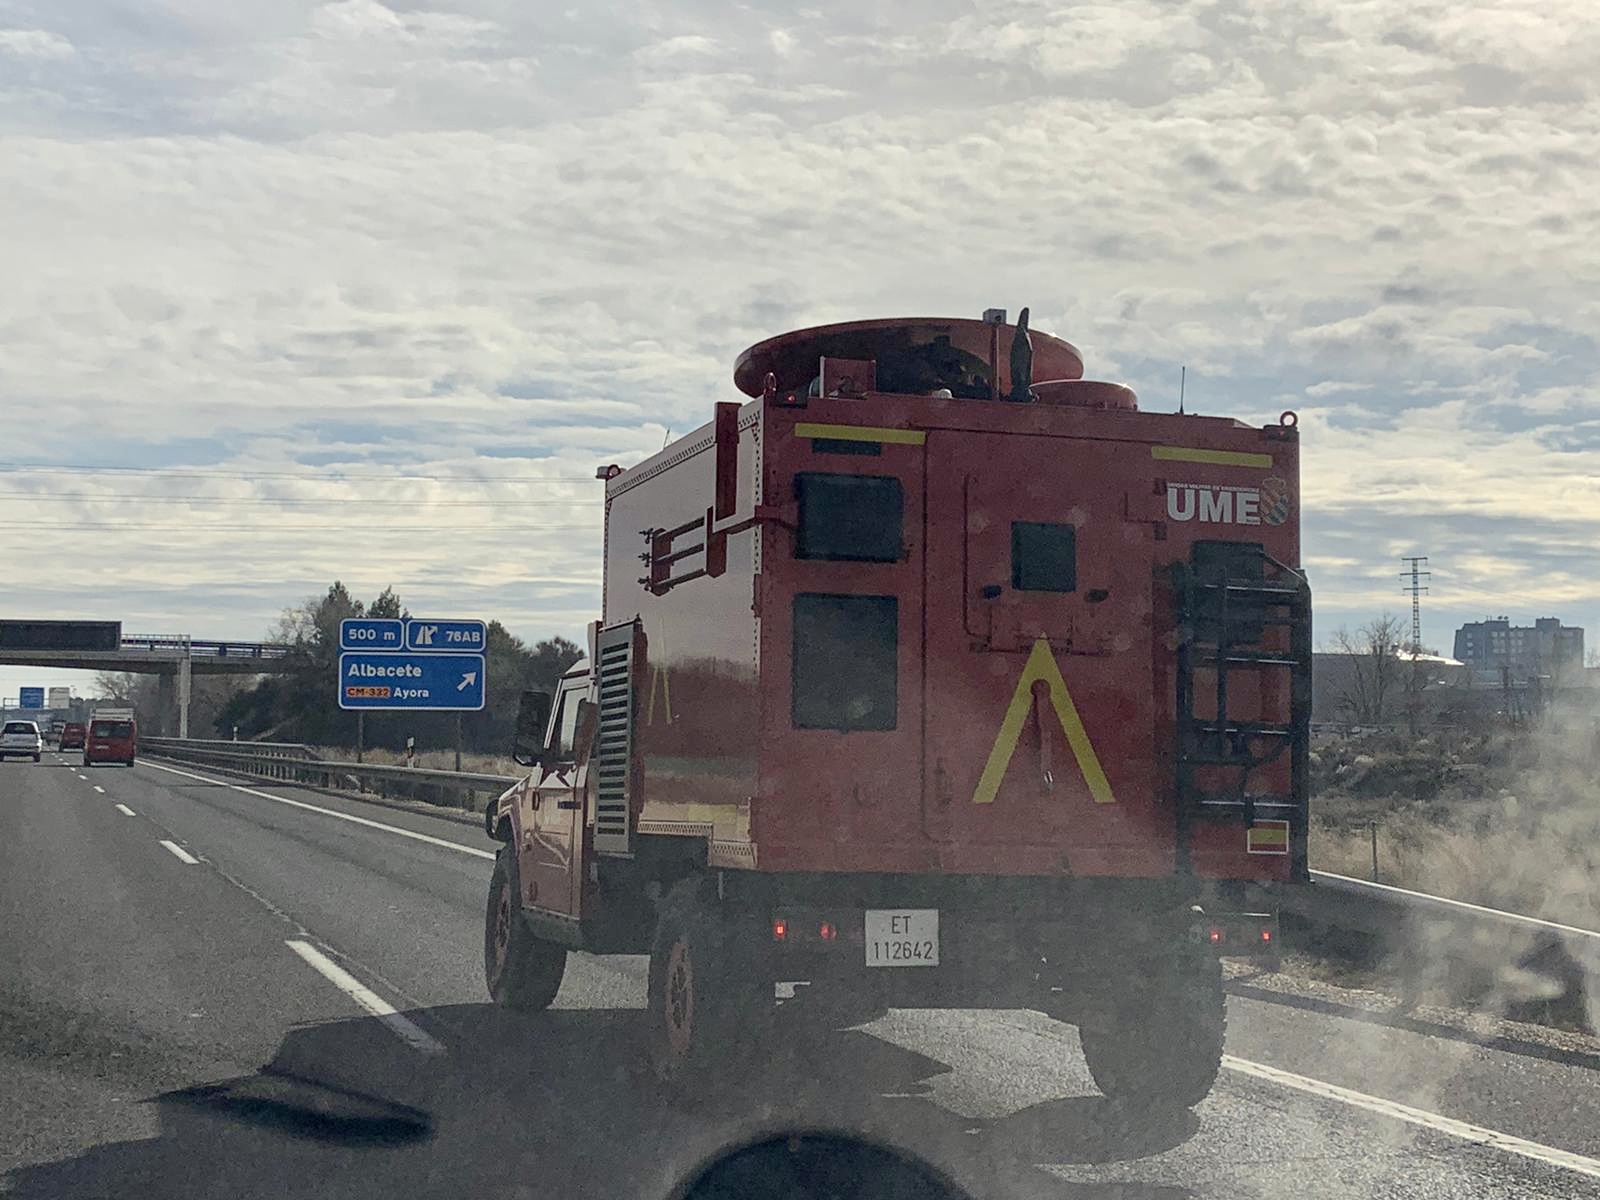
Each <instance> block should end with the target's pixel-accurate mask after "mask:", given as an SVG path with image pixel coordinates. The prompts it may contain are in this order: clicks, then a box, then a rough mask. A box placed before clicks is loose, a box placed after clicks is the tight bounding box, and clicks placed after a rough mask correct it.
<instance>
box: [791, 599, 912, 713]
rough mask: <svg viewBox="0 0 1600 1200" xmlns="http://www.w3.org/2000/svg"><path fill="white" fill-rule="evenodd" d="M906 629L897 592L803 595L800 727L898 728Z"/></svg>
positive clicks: (797, 614)
mask: <svg viewBox="0 0 1600 1200" xmlns="http://www.w3.org/2000/svg"><path fill="white" fill-rule="evenodd" d="M899 630H900V602H899V600H898V599H896V598H895V597H894V596H835V595H828V594H824V593H818V592H802V593H801V594H800V595H798V596H796V597H795V598H794V683H793V688H794V690H793V693H792V697H791V710H792V716H793V721H794V726H795V728H796V729H839V730H857V729H893V728H894V727H895V720H896V708H897V698H896V692H897V689H898V686H899V665H898V650H899Z"/></svg>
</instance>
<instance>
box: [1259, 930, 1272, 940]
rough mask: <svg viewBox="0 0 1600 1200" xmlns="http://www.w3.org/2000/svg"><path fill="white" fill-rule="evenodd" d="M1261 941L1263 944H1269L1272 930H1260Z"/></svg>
mask: <svg viewBox="0 0 1600 1200" xmlns="http://www.w3.org/2000/svg"><path fill="white" fill-rule="evenodd" d="M1261 940H1262V941H1263V942H1270V941H1271V940H1272V930H1270V929H1263V930H1262V931H1261Z"/></svg>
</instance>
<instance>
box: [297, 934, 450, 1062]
mask: <svg viewBox="0 0 1600 1200" xmlns="http://www.w3.org/2000/svg"><path fill="white" fill-rule="evenodd" d="M284 945H285V946H287V947H289V949H291V950H293V951H294V952H295V953H296V954H298V955H299V956H300V957H301V958H303V959H304V960H305V961H306V964H307V965H308V966H310V967H311V969H312V970H314V971H316V972H317V973H318V974H319V975H321V976H322V977H323V978H324V979H326V980H327V981H328V982H329V983H331V984H333V986H334V987H336V988H338V989H339V990H340V991H341V992H343V993H344V994H345V995H346V996H349V997H350V999H352V1000H354V1001H355V1002H356V1003H357V1004H359V1005H360V1006H361V1007H362V1008H364V1009H366V1010H367V1011H368V1012H369V1013H371V1014H372V1015H373V1016H375V1017H377V1018H378V1020H380V1021H382V1022H383V1023H384V1024H385V1025H387V1026H388V1027H389V1032H391V1033H393V1034H394V1035H395V1036H396V1037H398V1038H399V1039H400V1040H401V1041H403V1042H405V1043H406V1044H407V1045H408V1046H410V1047H411V1048H412V1049H414V1050H419V1051H421V1052H422V1053H423V1054H442V1053H443V1052H444V1047H443V1046H441V1045H440V1044H439V1043H438V1042H436V1041H434V1039H433V1038H431V1037H429V1036H428V1035H427V1034H426V1033H425V1032H423V1030H422V1029H421V1028H419V1027H418V1026H417V1025H416V1024H415V1023H413V1022H411V1021H408V1020H407V1019H406V1018H405V1017H402V1016H401V1015H400V1014H399V1013H398V1012H396V1011H395V1008H394V1005H392V1004H390V1003H389V1002H388V1001H387V1000H385V999H384V998H383V997H382V996H380V995H378V993H377V992H375V991H373V990H372V989H371V988H369V987H368V986H367V985H366V984H364V983H362V982H361V981H360V980H359V979H357V978H356V977H355V976H354V975H352V974H350V972H349V971H346V970H345V969H344V968H343V967H341V966H340V965H339V964H338V963H336V962H334V961H333V959H331V958H329V957H328V956H327V955H326V954H324V953H323V952H322V951H320V950H318V949H317V948H316V947H315V946H313V945H312V944H311V943H310V942H306V941H301V940H299V939H298V938H295V939H291V940H289V941H287V942H285V943H284Z"/></svg>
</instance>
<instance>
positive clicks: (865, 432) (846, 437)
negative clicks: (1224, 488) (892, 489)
mask: <svg viewBox="0 0 1600 1200" xmlns="http://www.w3.org/2000/svg"><path fill="white" fill-rule="evenodd" d="M794 432H795V436H796V437H803V438H833V439H834V440H835V441H840V442H892V443H893V444H895V445H897V446H920V445H922V444H923V443H924V442H926V441H927V440H928V435H927V434H926V433H924V432H923V431H922V430H920V429H881V428H879V427H877V426H874V425H812V424H808V423H807V422H804V421H802V422H800V424H798V425H796V426H795V427H794ZM1269 465H1270V460H1269Z"/></svg>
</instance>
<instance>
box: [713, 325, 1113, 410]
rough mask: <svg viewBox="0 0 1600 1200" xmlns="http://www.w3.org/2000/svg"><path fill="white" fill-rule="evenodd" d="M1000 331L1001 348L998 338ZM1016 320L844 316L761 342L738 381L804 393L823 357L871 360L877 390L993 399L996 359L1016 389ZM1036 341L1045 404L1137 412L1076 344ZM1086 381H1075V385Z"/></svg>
mask: <svg viewBox="0 0 1600 1200" xmlns="http://www.w3.org/2000/svg"><path fill="white" fill-rule="evenodd" d="M997 331H998V335H999V337H998V343H999V344H998V347H996V346H995V345H994V344H993V342H992V340H991V339H993V338H994V337H995V334H996V332H997ZM1015 336H1016V326H1015V325H1005V324H1001V325H994V324H991V323H989V322H987V321H974V320H964V319H960V318H953V317H887V318H881V319H878V320H872V321H846V322H843V323H841V324H838V325H818V326H815V327H813V328H811V329H799V330H796V331H794V332H793V333H781V334H779V335H778V336H776V337H770V338H767V339H766V340H765V341H762V342H757V343H756V344H755V345H754V346H751V347H750V348H749V349H748V350H746V351H745V352H744V353H743V354H741V355H740V356H739V359H738V361H737V362H736V363H735V364H734V368H733V381H734V383H735V384H736V385H737V386H738V388H739V390H740V391H742V392H743V393H744V394H745V395H747V396H759V395H761V394H762V388H763V384H764V383H765V381H766V377H767V375H768V374H771V375H772V376H774V377H775V378H776V379H777V381H778V388H779V390H780V391H786V392H804V391H805V390H806V389H807V388H808V387H809V386H810V384H811V381H812V380H813V379H814V378H816V375H817V364H818V362H819V361H820V360H821V359H822V358H824V357H827V358H842V359H871V360H873V361H875V362H876V363H877V364H878V381H877V390H878V391H882V392H902V393H913V394H914V393H917V392H926V391H932V390H934V389H936V388H939V387H950V388H951V390H952V392H953V393H954V394H955V395H956V396H957V397H965V398H970V399H982V398H987V397H988V395H989V391H990V382H989V376H990V373H991V371H990V358H991V353H993V352H994V351H995V350H996V349H997V350H998V354H995V357H996V358H997V359H998V362H997V363H996V366H997V368H998V370H997V371H996V372H995V373H997V374H998V375H999V377H1000V378H999V384H1000V386H999V391H1000V394H1001V395H1002V396H1004V395H1007V394H1008V393H1009V392H1010V390H1011V366H1010V363H1011V343H1012V339H1013V338H1014V337H1015ZM1028 336H1029V340H1030V341H1031V343H1032V346H1033V378H1034V379H1035V380H1039V381H1043V382H1040V383H1035V384H1034V391H1035V393H1036V394H1037V396H1038V399H1039V400H1040V401H1042V402H1044V403H1054V404H1074V405H1078V404H1083V405H1088V406H1091V407H1096V408H1110V409H1132V408H1133V407H1135V405H1134V399H1133V393H1132V392H1131V391H1129V390H1128V389H1127V388H1125V387H1122V386H1121V385H1120V384H1104V383H1084V382H1082V381H1083V355H1082V354H1080V353H1079V352H1078V348H1077V347H1076V346H1074V345H1072V343H1071V342H1067V341H1063V340H1062V339H1061V338H1058V337H1052V336H1051V335H1050V334H1048V333H1040V332H1039V331H1038V330H1037V329H1030V330H1029V331H1028ZM1075 384H1076V385H1081V386H1069V385H1075Z"/></svg>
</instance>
